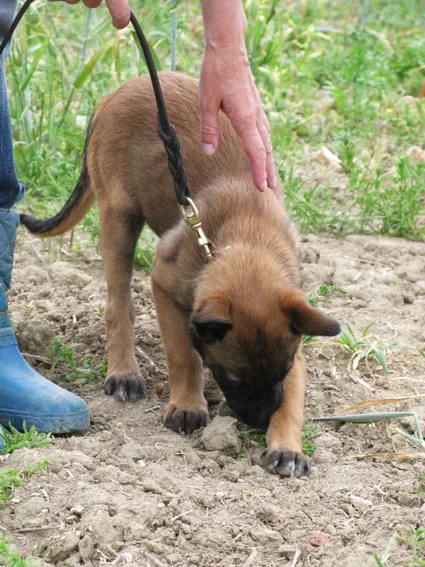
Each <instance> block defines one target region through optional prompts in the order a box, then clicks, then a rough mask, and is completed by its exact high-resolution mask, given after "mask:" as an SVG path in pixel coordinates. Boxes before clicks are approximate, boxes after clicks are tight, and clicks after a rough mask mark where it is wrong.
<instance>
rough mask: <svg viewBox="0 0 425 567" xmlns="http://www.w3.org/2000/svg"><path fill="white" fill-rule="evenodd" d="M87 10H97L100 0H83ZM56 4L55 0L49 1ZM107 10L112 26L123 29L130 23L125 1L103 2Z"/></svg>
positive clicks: (76, 0)
mask: <svg viewBox="0 0 425 567" xmlns="http://www.w3.org/2000/svg"><path fill="white" fill-rule="evenodd" d="M79 1H80V0H65V2H67V3H68V4H78V2H79ZM83 1H84V4H85V5H86V6H87V8H97V7H99V6H100V5H101V4H102V0H83ZM50 2H57V0H50ZM105 2H106V5H107V6H108V10H109V12H110V14H111V16H112V23H113V25H114V26H115V27H116V28H118V29H122V28H125V27H126V26H127V25H128V23H129V21H130V8H129V6H128V1H127V0H105Z"/></svg>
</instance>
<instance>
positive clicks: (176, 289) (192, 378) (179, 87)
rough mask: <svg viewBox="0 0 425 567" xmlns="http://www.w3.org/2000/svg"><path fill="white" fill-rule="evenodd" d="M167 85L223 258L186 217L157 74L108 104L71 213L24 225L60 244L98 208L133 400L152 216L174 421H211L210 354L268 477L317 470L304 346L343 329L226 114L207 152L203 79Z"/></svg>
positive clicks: (118, 350) (124, 389)
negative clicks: (138, 312) (140, 246)
mask: <svg viewBox="0 0 425 567" xmlns="http://www.w3.org/2000/svg"><path fill="white" fill-rule="evenodd" d="M160 79H161V84H162V88H163V90H164V97H165V101H166V103H167V106H168V111H169V114H170V120H171V122H172V123H173V124H174V125H175V126H176V129H177V132H178V135H179V138H180V142H181V147H182V151H183V155H184V159H185V166H186V169H187V173H188V178H189V181H190V184H191V188H192V191H193V194H194V198H195V201H196V204H197V206H198V208H199V211H200V216H201V219H202V222H203V227H204V230H205V233H206V235H207V236H208V237H209V238H210V239H211V240H212V242H213V243H214V244H215V246H216V247H217V254H216V256H215V258H214V260H213V261H212V262H210V263H208V264H207V263H206V260H205V257H204V253H203V251H202V250H201V249H200V248H199V247H198V245H197V242H196V238H195V235H194V234H193V233H192V232H191V231H189V230H188V229H187V227H186V226H185V224H184V222H183V221H182V220H180V213H179V210H178V207H177V204H176V200H175V196H174V192H173V186H172V181H171V178H170V174H169V171H168V169H167V160H166V156H165V153H164V149H163V146H162V143H161V142H160V140H159V139H158V136H157V134H156V106H155V100H154V97H153V91H152V87H151V84H150V80H149V78H148V77H143V78H140V79H136V80H133V81H130V82H129V83H127V84H126V85H124V86H123V87H121V88H120V89H119V90H118V91H117V92H116V93H114V94H112V95H109V96H107V97H105V98H104V99H103V100H102V102H101V103H100V104H99V106H98V107H97V110H96V112H95V115H94V117H93V119H92V121H91V124H90V127H89V132H88V136H87V141H86V147H85V152H84V161H83V167H82V172H81V176H80V179H79V181H78V184H77V186H76V188H75V190H74V193H73V194H72V196H71V198H70V199H69V201H68V203H67V204H66V205H65V206H64V208H63V209H62V211H61V212H60V213H58V214H57V215H56V216H55V217H53V218H52V219H48V220H46V221H40V220H37V219H34V218H32V217H29V216H27V215H22V217H21V219H22V222H23V224H24V225H25V226H26V227H27V228H28V229H29V230H30V231H31V232H33V233H37V234H39V235H40V236H55V235H58V234H62V233H64V232H66V231H67V230H70V229H71V228H72V227H73V226H74V225H75V224H76V223H77V222H79V221H80V220H81V219H82V218H83V216H84V215H85V214H86V212H87V211H88V209H89V208H90V207H91V205H92V204H93V202H94V201H95V200H96V201H97V202H98V204H99V212H100V227H101V247H102V254H103V261H104V267H105V276H106V280H107V285H108V301H107V308H106V329H107V342H108V355H109V371H108V376H107V378H106V382H105V392H106V393H107V394H109V395H114V396H116V397H118V398H120V399H122V400H137V399H140V398H141V397H143V396H144V394H145V384H144V382H143V379H142V378H141V376H140V374H139V369H138V366H137V362H136V358H135V355H134V332H133V322H134V317H135V314H134V307H133V303H132V299H131V290H130V283H131V274H132V262H133V255H134V249H135V246H136V242H137V239H138V237H139V235H140V232H141V230H142V228H143V224H144V222H147V224H148V225H149V226H150V227H151V228H152V230H153V231H154V232H155V233H156V234H157V235H159V236H160V237H161V240H160V243H159V246H158V251H157V256H156V260H155V265H154V269H153V273H152V287H153V293H154V297H155V303H156V307H157V314H158V320H159V325H160V328H161V333H162V338H163V341H164V345H165V351H166V356H167V362H168V371H169V380H170V388H171V399H170V402H169V404H168V406H167V409H166V412H165V423H166V425H167V426H168V427H170V428H171V429H173V430H174V431H177V432H185V433H187V434H189V433H191V432H192V431H193V430H194V429H196V428H198V427H200V426H202V425H205V423H206V421H207V415H208V410H207V403H206V401H205V398H204V394H203V365H202V360H203V361H204V363H205V364H206V365H207V366H208V367H209V368H210V369H211V371H212V373H213V375H214V377H215V378H216V380H217V382H218V384H219V385H220V387H221V389H222V390H223V392H224V395H225V396H226V399H227V401H228V403H229V405H230V407H231V408H232V409H233V410H234V412H235V413H236V414H237V415H238V416H239V417H240V418H241V419H242V420H244V421H245V422H246V423H248V424H249V425H251V426H253V427H258V428H264V429H267V453H266V456H265V465H266V467H267V468H268V470H270V471H271V472H277V473H278V474H280V475H282V476H290V475H292V474H295V475H296V476H302V475H305V474H308V473H309V471H310V465H309V460H308V458H307V457H305V456H304V455H303V454H302V445H301V429H302V423H303V405H304V394H305V387H306V371H305V363H304V358H303V356H302V354H301V338H302V335H303V334H309V335H336V334H337V333H338V332H339V325H338V323H337V322H336V321H335V320H333V319H331V318H329V317H327V316H325V315H324V314H322V313H320V312H319V311H318V310H317V309H314V308H312V307H311V306H310V305H309V303H308V301H307V299H306V298H305V296H304V294H303V293H302V292H301V291H300V289H299V283H300V282H299V273H298V244H297V233H296V231H295V229H294V227H293V225H292V224H291V222H290V220H289V218H288V217H287V216H286V214H285V211H284V207H283V201H282V190H281V188H280V187H279V188H278V189H277V190H276V191H272V190H269V191H267V192H266V193H264V194H261V193H259V192H258V191H257V190H256V188H255V186H254V184H253V181H252V178H251V172H250V168H249V164H248V161H247V158H246V157H245V154H244V151H243V148H242V146H241V143H240V141H239V139H238V137H237V136H236V134H235V133H234V131H233V129H232V127H231V125H230V123H229V121H228V120H227V118H226V117H225V116H224V115H222V116H221V118H220V120H221V145H220V149H219V151H218V152H217V154H216V155H215V156H214V157H212V158H210V157H206V156H204V155H203V154H202V153H201V151H200V144H199V108H198V85H197V82H196V81H195V80H193V79H190V78H188V77H186V76H184V75H181V74H178V73H161V74H160Z"/></svg>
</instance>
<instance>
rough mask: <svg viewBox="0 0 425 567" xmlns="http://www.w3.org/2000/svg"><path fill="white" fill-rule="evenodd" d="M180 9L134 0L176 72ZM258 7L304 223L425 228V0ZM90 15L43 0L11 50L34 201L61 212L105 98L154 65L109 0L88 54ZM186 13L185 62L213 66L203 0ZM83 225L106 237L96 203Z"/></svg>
mask: <svg viewBox="0 0 425 567" xmlns="http://www.w3.org/2000/svg"><path fill="white" fill-rule="evenodd" d="M171 7H172V2H171V0H159V2H144V3H142V2H141V0H134V1H133V3H132V8H133V10H134V11H135V13H136V15H138V16H140V19H141V21H142V23H143V25H144V29H145V31H146V33H147V37H148V40H149V41H150V43H151V45H152V46H153V48H154V50H155V54H156V59H157V64H158V68H163V69H167V68H169V66H170V45H171ZM245 9H246V14H247V18H248V23H249V26H248V33H247V48H248V54H249V58H250V61H251V65H252V70H253V73H254V75H255V78H256V81H257V84H258V87H259V90H260V92H261V95H262V99H263V102H264V106H265V110H266V113H267V115H268V117H269V120H270V124H271V129H272V137H273V143H274V148H275V157H276V159H277V163H278V166H279V171H280V174H281V178H282V182H283V186H284V190H285V195H286V201H287V206H288V209H289V211H290V213H291V215H292V216H293V217H294V219H295V220H296V221H297V222H298V223H299V225H300V227H301V229H302V230H303V231H304V232H333V233H337V234H347V233H352V232H362V233H367V234H370V233H372V234H389V235H393V236H402V237H405V238H410V239H424V237H425V232H424V231H425V228H424V227H425V223H424V220H425V217H424V201H425V189H424V188H425V171H424V164H415V163H413V161H412V160H410V159H407V157H406V152H407V150H408V149H409V148H410V147H411V146H412V145H415V144H416V145H421V144H422V139H423V131H424V128H425V111H424V109H425V103H424V101H423V100H422V101H419V99H418V95H419V93H420V89H421V86H422V85H423V83H424V80H425V37H424V36H423V29H424V27H425V12H424V10H423V9H422V2H421V0H402V1H398V0H391V1H384V0H375V1H374V2H367V3H363V2H361V1H360V0H359V1H358V2H352V3H349V2H343V1H342V0H337V1H336V2H334V1H331V0H321V1H319V2H311V1H310V0H307V1H306V2H298V1H295V0H293V1H289V2H287V3H282V2H278V1H277V0H255V1H254V0H246V1H245ZM86 17H87V10H86V9H84V7H83V6H82V5H81V4H80V5H78V6H67V5H63V4H61V3H57V4H56V3H49V2H39V3H36V4H35V5H34V6H33V7H32V8H31V10H30V13H29V14H27V15H26V17H25V19H24V21H23V23H22V24H21V27H20V29H19V32H18V34H17V35H16V37H15V40H14V42H13V46H12V50H11V57H10V60H9V65H8V67H9V69H8V81H9V87H10V90H11V93H12V96H11V100H10V103H11V112H12V118H13V132H14V138H15V142H16V146H15V150H16V158H17V166H18V171H19V174H20V176H21V178H22V179H23V181H24V182H25V184H26V186H27V197H26V199H25V200H24V201H23V202H22V204H21V205H20V207H21V209H26V210H28V209H29V210H31V211H32V212H34V213H36V214H39V215H49V214H51V213H53V212H55V211H57V210H58V209H59V208H60V207H61V205H62V204H63V203H64V201H65V199H66V198H67V196H68V195H69V194H70V192H71V190H72V188H73V186H74V184H75V181H76V179H77V177H78V171H79V167H80V155H81V152H82V148H83V144H84V137H85V126H86V124H87V121H88V118H89V116H90V115H91V113H92V112H93V109H94V107H95V105H96V103H97V102H98V101H99V100H100V99H101V98H102V97H103V96H104V95H105V94H107V93H109V92H112V91H113V90H115V89H116V88H117V87H118V86H119V85H120V84H122V83H123V82H125V81H127V80H129V79H130V78H133V77H136V76H138V75H140V74H142V73H145V71H146V70H145V64H144V63H143V62H142V61H141V59H140V56H139V51H138V48H137V46H136V44H135V41H134V36H133V34H132V32H131V31H130V30H125V31H124V32H117V31H116V30H114V29H113V28H112V26H111V25H110V18H109V15H108V14H107V11H106V9H105V8H100V9H98V10H97V11H96V12H93V14H92V18H91V27H90V33H89V37H88V41H87V45H86V55H85V58H84V61H83V59H82V51H83V40H82V38H83V37H84V27H85V24H86ZM94 17H96V20H95V19H94ZM178 19H179V33H178V46H177V52H178V61H177V69H178V70H180V71H184V72H187V73H189V74H190V75H192V76H199V70H200V64H201V58H202V44H203V34H202V19H201V16H200V9H199V2H198V1H197V0H196V1H195V0H191V1H188V2H185V3H181V4H180V5H179V9H178ZM405 97H413V98H410V99H406V98H405ZM322 146H326V147H328V148H329V149H330V150H331V151H332V152H333V153H334V154H336V155H337V156H338V157H339V159H340V160H341V166H342V170H343V171H342V173H340V174H339V178H338V179H336V180H335V182H334V181H333V179H332V178H333V174H332V172H330V174H329V176H328V177H329V180H327V179H326V178H324V180H322V179H321V180H320V181H317V175H316V174H315V173H314V171H315V170H314V168H313V167H312V165H311V162H310V156H311V154H312V152H314V151H316V150H318V149H320V148H321V147H322ZM164 159H165V158H164ZM170 183H171V180H170ZM83 227H84V228H85V235H86V236H84V234H83V235H81V237H80V238H79V239H78V243H76V244H75V245H74V246H77V245H78V246H79V247H81V246H84V244H85V242H86V241H87V242H90V241H91V240H94V241H95V243H97V239H98V233H99V228H98V221H97V215H96V213H95V212H92V213H90V214H89V215H88V216H87V217H86V219H85V220H84V222H83ZM79 236H80V235H79ZM85 238H86V240H85ZM149 239H150V238H148V240H149ZM152 259H153V243H152V242H151V243H150V244H148V245H146V244H145V243H142V245H141V246H139V247H138V250H137V254H136V263H138V264H139V265H140V266H141V267H142V268H143V269H145V270H147V271H149V270H150V268H151V265H152Z"/></svg>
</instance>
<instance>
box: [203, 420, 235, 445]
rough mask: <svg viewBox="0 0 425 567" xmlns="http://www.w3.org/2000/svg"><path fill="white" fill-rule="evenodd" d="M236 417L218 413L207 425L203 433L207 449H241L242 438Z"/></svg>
mask: <svg viewBox="0 0 425 567" xmlns="http://www.w3.org/2000/svg"><path fill="white" fill-rule="evenodd" d="M236 423H237V421H236V419H234V418H233V417H225V416H220V415H217V416H216V417H215V418H214V419H213V420H212V422H211V423H210V424H209V425H207V427H205V429H204V430H203V432H202V435H201V442H202V443H203V445H204V447H205V449H206V450H207V451H239V450H240V448H241V440H240V438H239V432H238V428H237V427H236Z"/></svg>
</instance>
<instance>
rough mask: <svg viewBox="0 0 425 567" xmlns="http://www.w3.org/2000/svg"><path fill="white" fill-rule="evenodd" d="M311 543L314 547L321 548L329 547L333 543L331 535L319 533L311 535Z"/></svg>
mask: <svg viewBox="0 0 425 567" xmlns="http://www.w3.org/2000/svg"><path fill="white" fill-rule="evenodd" d="M310 543H311V545H313V546H314V547H321V546H322V545H329V544H330V543H331V538H330V536H329V534H327V533H325V532H321V531H317V532H313V533H312V534H311V540H310Z"/></svg>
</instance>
